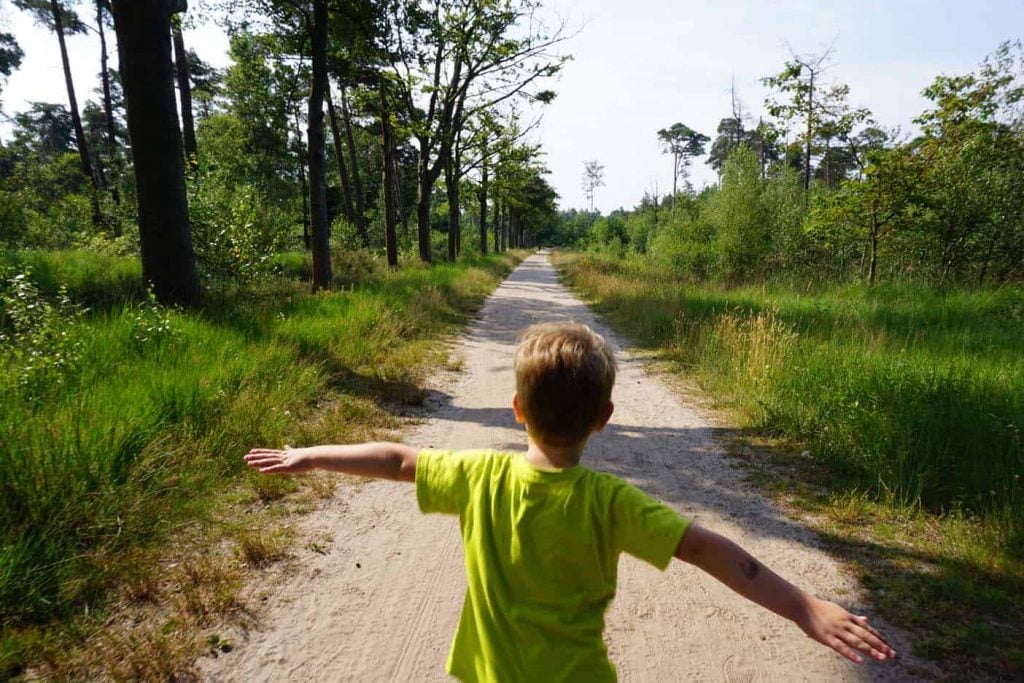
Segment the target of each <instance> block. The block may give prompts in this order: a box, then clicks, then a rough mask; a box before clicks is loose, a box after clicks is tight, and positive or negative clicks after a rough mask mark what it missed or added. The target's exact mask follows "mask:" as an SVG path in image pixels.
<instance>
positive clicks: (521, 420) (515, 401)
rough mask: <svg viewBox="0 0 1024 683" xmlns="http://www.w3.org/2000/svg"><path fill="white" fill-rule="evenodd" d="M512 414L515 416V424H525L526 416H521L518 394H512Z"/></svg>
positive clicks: (516, 392) (521, 410)
mask: <svg viewBox="0 0 1024 683" xmlns="http://www.w3.org/2000/svg"><path fill="white" fill-rule="evenodd" d="M512 412H513V413H515V414H516V424H526V415H524V414H523V409H522V407H521V406H520V405H519V392H518V391H514V392H512Z"/></svg>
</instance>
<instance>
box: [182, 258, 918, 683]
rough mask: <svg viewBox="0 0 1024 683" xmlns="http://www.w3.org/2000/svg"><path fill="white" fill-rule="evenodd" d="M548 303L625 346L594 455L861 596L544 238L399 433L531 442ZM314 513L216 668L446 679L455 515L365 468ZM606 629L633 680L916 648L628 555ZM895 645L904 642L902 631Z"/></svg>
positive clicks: (741, 538)
mask: <svg viewBox="0 0 1024 683" xmlns="http://www.w3.org/2000/svg"><path fill="white" fill-rule="evenodd" d="M551 319H576V320H581V321H584V322H586V323H588V324H590V325H591V326H593V327H594V328H595V329H596V330H598V331H599V332H600V333H601V334H603V335H605V336H606V338H608V339H609V340H610V341H611V342H612V343H613V344H614V345H615V347H616V349H617V350H618V353H619V356H618V357H619V361H620V374H619V379H618V382H617V384H616V388H615V392H614V395H613V400H614V401H615V406H616V410H615V415H614V417H613V418H612V424H611V425H610V426H609V428H608V429H606V430H605V431H604V432H603V433H601V434H598V435H597V436H596V437H595V438H594V440H593V441H592V442H591V446H590V447H589V448H588V451H587V454H586V456H585V459H584V462H585V463H586V464H588V465H589V466H590V467H593V468H595V469H601V470H606V471H609V472H614V473H616V474H619V475H620V476H623V477H624V478H626V479H627V480H629V481H631V482H633V483H635V484H636V485H638V486H640V487H641V488H643V489H645V490H646V491H648V492H650V493H652V494H653V495H655V496H657V497H659V498H661V499H662V500H664V501H665V502H667V503H669V504H670V505H672V506H674V507H675V508H676V509H678V510H679V511H681V512H682V513H684V514H686V515H689V516H691V517H693V518H694V519H696V520H697V521H699V522H700V523H701V524H703V525H705V526H708V527H710V528H712V529H715V530H717V531H720V532H722V533H724V534H726V535H728V536H729V537H731V538H733V539H734V540H736V541H737V542H739V543H740V544H741V545H743V546H745V547H746V548H747V549H749V550H750V551H751V552H752V553H753V554H754V555H755V556H757V557H759V558H760V559H761V560H763V561H764V562H765V563H766V564H768V565H769V566H771V567H773V568H774V569H776V570H777V571H778V572H779V573H781V574H782V575H783V576H786V577H787V578H789V579H790V580H792V581H794V582H796V583H798V584H799V585H801V586H804V587H806V588H807V589H809V590H811V591H812V592H815V593H817V594H818V595H822V596H824V597H830V598H833V599H838V600H839V601H840V602H843V603H844V604H846V605H848V606H849V605H851V604H852V605H856V604H857V590H856V584H855V582H854V581H853V580H852V579H851V578H850V577H849V576H848V575H847V574H846V573H844V571H842V569H841V568H840V566H839V565H838V564H837V563H836V562H835V561H833V560H832V559H831V558H830V557H829V556H827V555H826V554H825V553H824V552H822V551H821V550H819V549H818V548H817V547H816V544H815V542H814V540H813V537H812V534H811V533H810V532H808V531H806V530H805V529H803V528H801V527H799V526H798V525H796V524H794V523H793V522H791V521H788V520H787V519H785V518H784V517H783V516H782V515H781V514H780V513H779V512H778V510H776V509H775V508H774V507H773V506H772V505H771V504H769V503H768V502H766V501H765V499H763V498H762V497H761V496H759V495H758V494H756V493H755V492H753V491H751V490H750V487H749V486H748V485H745V484H744V483H743V474H742V472H741V471H740V470H739V469H738V468H737V467H736V466H735V465H734V464H732V463H731V462H730V461H729V460H728V459H727V458H726V457H724V456H723V453H722V450H721V448H720V447H719V446H718V445H717V444H716V442H715V440H714V438H713V430H712V428H711V427H710V426H709V425H708V423H707V422H706V420H704V419H703V418H702V417H701V416H700V414H699V413H698V412H697V411H696V410H695V409H693V408H691V407H688V406H687V405H685V404H684V403H682V402H681V400H680V398H679V397H678V396H677V395H676V394H674V393H673V392H672V391H671V390H670V389H669V388H668V387H667V386H666V385H665V384H664V383H663V382H662V381H661V380H659V379H658V378H657V377H655V376H652V375H649V374H647V373H646V372H645V363H644V361H643V359H642V358H640V357H639V356H637V355H635V354H633V353H631V352H630V351H629V350H628V349H627V348H625V347H624V346H623V345H622V344H621V342H620V341H619V340H618V339H617V338H616V337H615V335H613V334H611V332H610V331H609V330H608V329H607V328H606V327H604V326H603V325H601V324H600V323H598V322H597V321H596V320H595V319H594V316H593V314H592V313H591V312H590V311H589V310H588V309H587V307H586V306H585V305H583V304H582V303H581V302H580V301H579V299H577V298H576V297H574V296H573V295H572V294H571V293H570V292H569V291H568V290H567V289H566V288H564V287H562V286H561V285H560V284H558V281H557V278H556V276H555V271H554V269H553V268H552V266H551V264H550V262H549V261H548V259H547V256H546V255H544V254H538V255H534V256H532V257H531V258H529V259H527V260H526V261H525V262H524V263H523V264H522V265H521V266H520V267H519V268H518V269H517V270H516V271H515V272H514V273H513V274H512V275H511V276H510V277H509V278H508V280H506V281H505V282H504V283H503V284H502V285H501V286H500V287H499V288H498V289H497V290H496V291H495V292H494V294H493V295H492V296H491V297H490V298H489V299H488V300H487V302H486V304H485V306H484V308H483V312H482V315H481V319H480V320H479V321H478V322H477V323H476V324H475V325H474V326H473V328H472V329H471V330H470V332H469V334H468V336H467V337H466V339H465V340H464V341H463V342H461V343H460V345H459V347H458V348H457V349H456V352H457V353H459V354H461V356H462V357H463V358H464V359H465V364H464V367H463V371H462V372H461V373H459V374H458V375H457V377H456V379H455V380H454V381H453V382H452V383H450V385H449V386H448V387H446V388H445V392H447V393H444V394H442V398H443V399H444V400H441V401H440V405H439V406H438V409H437V412H436V414H435V415H434V416H433V417H432V419H430V420H429V421H427V422H426V423H424V424H422V425H420V426H418V427H416V428H415V429H413V430H411V431H410V433H408V434H407V435H406V437H405V441H406V443H410V444H415V445H421V446H452V447H457V448H471V447H483V446H491V447H499V448H510V449H520V448H522V447H524V444H525V440H524V437H523V434H522V432H521V430H520V429H518V428H517V427H516V425H515V424H514V422H513V420H512V411H511V409H510V408H509V402H510V398H511V394H512V390H513V378H512V371H511V360H512V352H513V349H514V340H515V335H516V332H517V331H518V330H520V329H522V328H523V327H525V326H527V325H528V324H530V323H532V322H535V321H540V320H551ZM339 491H340V493H339V494H338V495H337V498H336V500H335V501H334V502H332V503H331V504H330V505H328V506H326V507H325V508H324V510H322V511H321V512H319V513H317V514H315V515H312V516H311V517H310V519H309V520H308V522H307V524H306V526H307V528H306V531H308V532H309V533H313V534H317V533H319V534H324V533H326V534H329V535H330V536H331V537H332V538H333V542H332V543H331V544H330V552H329V553H328V554H327V555H319V554H316V553H313V552H310V551H300V552H301V553H302V563H301V567H300V568H299V569H298V570H297V571H296V573H295V574H294V575H293V576H291V577H290V578H289V579H288V580H287V581H285V582H284V584H283V585H282V586H281V587H280V588H279V590H278V591H277V592H276V593H275V594H274V596H273V597H272V598H271V600H270V604H269V607H268V611H267V615H266V618H265V619H264V621H263V629H262V630H260V631H257V632H254V633H251V634H249V636H248V642H241V643H238V641H236V643H237V644H238V647H237V648H236V649H235V650H234V651H233V652H232V653H230V654H228V655H225V656H222V657H220V658H219V659H217V660H210V659H204V660H202V661H201V662H200V663H199V666H200V668H201V671H202V673H203V675H204V677H206V678H207V679H209V680H224V681H281V680H303V681H306V680H322V681H337V680H351V681H402V682H404V681H433V680H444V679H445V678H446V675H445V674H444V661H445V657H446V655H447V651H448V646H449V644H450V642H451V638H452V636H453V634H454V630H455V625H456V621H457V618H458V614H459V609H460V607H461V604H462V594H463V591H464V590H465V579H464V576H463V568H462V549H461V546H460V543H459V536H458V523H457V521H456V520H454V519H452V518H446V517H442V516H437V515H431V516H424V515H421V514H419V512H418V511H417V508H416V502H415V493H414V490H413V487H411V486H408V485H402V484H394V483H390V482H372V483H367V484H365V485H360V486H358V487H356V488H350V487H343V488H342V489H340V490H339ZM607 621H608V628H607V634H606V637H607V641H608V643H609V647H610V651H611V656H612V660H613V661H614V662H615V663H616V665H617V667H618V670H619V676H620V679H621V680H624V681H679V680H710V681H753V680H778V681H782V680H786V681H796V680H808V681H824V680H829V681H832V680H862V679H869V680H879V679H887V680H888V679H905V678H908V677H909V676H908V674H907V673H906V669H905V666H906V662H903V663H902V664H896V665H886V666H879V665H875V664H868V665H865V666H864V667H863V668H858V667H856V666H854V665H852V664H849V663H847V662H845V660H842V659H841V658H840V657H838V656H837V655H834V654H832V653H831V652H830V651H828V650H826V649H825V648H822V647H820V646H818V645H817V644H815V643H812V642H811V641H810V640H809V639H807V638H806V637H804V635H803V634H802V633H801V632H800V631H799V630H798V629H797V628H796V627H794V626H792V625H791V624H789V623H788V622H786V621H784V620H783V619H781V618H779V617H776V616H775V615H773V614H770V613H769V612H766V611H765V610H762V609H760V608H759V607H756V606H754V605H752V604H750V603H747V602H745V601H744V600H742V599H741V598H739V597H737V596H735V595H734V594H733V593H731V592H730V591H729V590H728V589H726V588H724V587H723V586H721V585H720V584H718V583H717V582H715V581H714V580H713V579H710V578H709V577H707V576H705V575H703V574H702V573H701V572H699V571H698V570H696V569H694V568H692V567H689V566H686V565H684V564H683V563H680V562H675V563H673V566H672V567H670V569H669V570H668V571H666V572H665V573H664V574H662V573H659V572H658V571H656V570H654V569H652V568H650V567H648V566H647V565H644V564H642V563H640V562H638V561H635V560H633V559H632V558H630V557H627V556H623V559H622V564H621V566H620V572H619V590H618V597H617V598H616V600H615V602H614V604H613V605H612V607H611V609H610V610H609V613H608V620H607ZM887 632H889V633H890V635H896V637H895V638H894V639H893V640H894V644H895V645H896V647H897V648H898V649H900V648H901V646H902V650H903V651H907V650H908V648H907V647H906V646H905V643H904V642H903V639H902V638H900V637H898V634H892V632H891V629H887Z"/></svg>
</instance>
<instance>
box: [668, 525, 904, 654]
mask: <svg viewBox="0 0 1024 683" xmlns="http://www.w3.org/2000/svg"><path fill="white" fill-rule="evenodd" d="M675 555H676V557H677V558H679V559H680V560H683V561H684V562H689V563H690V564H693V565H696V566H697V567H699V568H701V569H703V570H704V571H706V572H707V573H708V574H711V576H713V577H715V578H716V579H718V580H719V581H721V582H722V583H724V584H725V585H726V586H728V587H729V588H731V589H733V590H734V591H736V592H737V593H739V594H740V595H742V596H743V597H745V598H747V599H748V600H752V601H753V602H756V603H757V604H759V605H761V606H762V607H765V608H767V609H770V610H771V611H773V612H775V613H776V614H778V615H780V616H782V617H785V618H787V619H789V620H790V621H793V622H795V623H796V625H797V626H799V627H800V628H801V629H802V630H803V632H804V633H806V634H807V635H808V636H810V637H811V638H814V639H815V640H817V641H818V642H819V643H822V644H823V645H827V646H828V647H830V648H832V649H833V650H835V651H836V652H838V653H839V654H841V655H843V656H844V657H846V658H847V659H850V660H851V661H854V662H857V663H860V662H862V661H863V657H862V656H861V655H862V654H864V655H868V656H870V657H872V658H874V659H877V660H879V661H881V660H885V659H889V658H891V657H895V656H896V651H895V650H893V649H892V647H890V646H889V644H888V643H887V642H885V639H883V638H882V635H881V634H880V633H879V632H878V631H876V630H875V629H874V628H872V627H871V626H869V625H868V619H867V617H858V616H854V615H852V614H850V613H849V612H847V611H846V610H845V609H843V608H842V607H840V606H839V605H837V604H835V603H832V602H828V601H827V600H819V599H818V598H815V597H813V596H811V595H808V594H807V593H805V592H803V591H802V590H800V589H799V588H797V587H796V586H794V585H793V584H791V583H789V582H788V581H786V580H785V579H783V578H782V577H781V576H779V575H778V574H776V573H775V572H773V571H772V570H770V569H768V568H767V567H765V566H764V565H763V564H761V563H760V562H758V561H757V560H756V559H755V558H754V557H753V556H751V555H750V554H749V553H748V552H747V551H745V550H744V549H743V548H741V547H740V546H738V545H736V544H735V543H733V542H732V541H730V540H729V539H727V538H725V537H724V536H721V535H719V534H716V533H714V532H712V531H708V530H707V529H703V528H701V527H699V526H697V525H696V524H691V525H690V528H689V529H688V530H687V531H686V533H685V534H684V535H683V539H682V540H681V541H680V542H679V547H678V549H677V550H676V553H675Z"/></svg>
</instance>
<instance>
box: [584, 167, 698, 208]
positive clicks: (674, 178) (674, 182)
mask: <svg viewBox="0 0 1024 683" xmlns="http://www.w3.org/2000/svg"><path fill="white" fill-rule="evenodd" d="M678 182H679V155H678V154H673V155H672V208H671V209H669V214H670V215H672V216H675V215H676V191H677V190H676V186H677V183H678ZM590 210H591V211H593V210H594V200H593V199H591V200H590Z"/></svg>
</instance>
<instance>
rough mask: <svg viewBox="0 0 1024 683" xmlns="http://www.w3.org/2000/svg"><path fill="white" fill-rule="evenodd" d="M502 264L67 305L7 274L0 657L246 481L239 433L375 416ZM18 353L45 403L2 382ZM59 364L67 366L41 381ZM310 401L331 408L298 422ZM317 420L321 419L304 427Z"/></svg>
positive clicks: (15, 366)
mask: <svg viewBox="0 0 1024 683" xmlns="http://www.w3.org/2000/svg"><path fill="white" fill-rule="evenodd" d="M510 263H511V260H510V259H508V258H498V257H492V258H490V259H486V260H484V259H476V260H473V261H467V262H465V263H459V264H450V265H443V266H436V267H434V268H418V267H412V268H406V269H403V270H402V271H388V270H385V269H374V270H373V271H372V272H369V273H366V274H364V277H363V278H362V279H360V280H359V281H358V282H356V283H354V286H350V287H348V288H346V290H345V291H338V292H326V293H321V294H318V295H309V294H308V293H306V288H305V286H304V285H302V284H300V283H289V282H287V281H280V280H278V281H274V282H273V283H271V286H268V287H267V288H266V289H265V290H264V291H262V293H258V292H250V293H249V294H248V295H246V296H245V297H241V298H240V297H237V296H234V297H225V298H224V299H223V304H221V303H217V302H216V300H215V301H214V302H212V303H211V304H210V305H209V306H208V308H207V309H206V310H205V311H203V312H202V313H201V314H199V313H193V312H184V311H178V310H174V309H168V308H162V307H159V306H157V305H155V304H154V303H153V302H152V301H151V300H149V299H145V300H143V301H141V302H138V303H128V304H123V305H121V306H118V307H116V308H113V309H111V310H109V311H106V312H102V313H94V314H90V315H81V314H80V313H78V312H76V311H77V309H76V308H75V307H74V306H73V305H72V304H70V303H69V302H68V296H70V295H59V296H58V297H56V298H53V297H47V296H44V295H42V294H41V293H40V291H39V288H38V287H36V286H35V285H34V284H33V283H32V281H31V280H30V279H29V278H28V277H24V276H21V277H19V276H18V275H14V276H13V277H12V278H11V279H9V280H8V281H7V282H8V284H7V285H5V289H4V294H3V298H2V301H3V305H4V309H3V310H4V327H3V330H4V335H5V336H4V338H3V345H4V349H3V350H4V355H3V358H4V364H3V366H2V367H0V372H2V374H0V378H2V382H0V386H3V387H4V388H5V390H4V391H3V392H2V393H0V444H3V448H0V482H2V483H0V490H2V492H3V495H2V496H0V518H2V519H3V520H4V525H3V526H2V528H0V622H2V624H3V633H2V638H0V641H2V642H3V652H0V672H3V675H5V676H6V675H8V673H9V672H10V671H11V667H16V666H17V665H20V664H24V663H25V662H26V661H33V660H35V659H38V657H40V656H41V655H40V652H38V651H36V650H33V649H30V648H31V636H30V635H27V636H25V639H22V638H21V637H20V636H19V635H18V634H19V633H20V631H19V630H18V629H21V628H28V627H30V626H31V625H32V624H47V623H50V621H51V620H52V619H63V618H69V617H71V616H72V615H75V614H77V615H81V614H82V613H83V611H84V610H87V609H88V610H90V611H91V612H92V613H95V612H96V607H98V606H99V605H101V604H102V598H103V595H104V593H105V591H107V590H108V589H109V588H110V587H111V586H114V585H117V582H118V580H119V579H120V578H123V577H121V574H120V573H123V572H125V571H127V569H126V567H125V564H124V562H119V561H117V558H119V557H123V556H125V554H127V553H129V551H130V550H131V549H132V548H138V547H139V546H143V547H144V546H146V545H147V544H150V543H154V542H157V541H160V540H163V539H166V537H167V535H168V534H169V533H171V532H172V531H173V530H175V529H179V528H180V525H181V523H182V521H183V520H187V522H188V524H189V525H194V524H196V523H197V522H198V523H202V521H203V519H204V514H205V512H204V511H206V510H208V509H209V506H210V500H211V499H214V498H215V497H216V495H215V494H216V493H217V492H220V491H223V490H225V488H226V487H229V486H231V485H232V484H236V483H244V482H245V481H247V479H246V478H245V476H244V474H243V472H242V470H243V469H244V467H243V465H242V461H241V458H240V457H239V456H240V454H241V453H243V452H244V450H245V449H246V448H248V447H251V446H252V445H254V444H279V443H285V442H288V443H300V442H303V441H304V440H315V439H326V438H344V437H345V436H346V435H348V436H352V435H357V434H358V435H362V438H366V437H367V436H369V433H368V428H367V427H366V425H367V424H379V423H381V421H382V418H381V417H379V416H376V415H377V413H375V412H374V411H379V408H377V407H376V405H377V401H378V400H396V399H398V398H402V399H403V400H417V398H416V397H417V396H421V394H422V392H421V390H420V389H418V387H417V382H418V381H419V378H420V376H421V374H422V372H423V370H424V368H425V366H426V365H427V362H428V359H431V362H433V360H434V359H436V353H437V349H438V348H439V346H438V340H439V339H440V338H441V337H442V336H443V335H445V334H448V333H450V332H451V331H453V330H454V329H455V327H456V326H458V325H461V324H463V323H464V322H465V320H466V319H467V318H466V316H467V314H469V313H470V312H472V310H474V309H475V307H476V306H478V305H479V303H480V302H481V301H482V299H483V296H484V295H485V294H486V293H487V292H488V291H490V289H491V288H493V286H494V285H495V284H496V283H497V282H498V281H499V280H500V278H501V277H502V276H503V275H504V274H505V273H507V272H508V269H509V265H510ZM70 289H71V288H70V287H62V286H61V285H58V291H59V292H60V291H70ZM129 295H130V292H129V291H126V292H124V293H122V297H121V298H122V299H125V298H127V297H128V296H129ZM11 353H14V354H19V355H11ZM33 354H34V355H35V356H38V358H39V359H40V361H39V362H40V363H41V364H42V365H39V367H41V368H43V369H42V370H38V371H37V370H33V371H32V372H38V373H42V374H38V375H37V376H34V378H33V386H34V387H39V389H40V391H42V392H44V393H45V404H43V403H40V402H39V401H37V400H35V397H34V396H30V395H28V394H26V393H24V392H22V391H20V390H11V391H8V390H6V389H7V388H8V387H10V388H14V389H17V385H18V381H19V377H20V376H21V373H24V369H23V365H24V360H25V358H26V357H27V356H33ZM33 367H36V366H33ZM58 373H59V375H60V376H63V377H71V376H73V377H75V381H74V382H73V383H72V382H70V381H68V380H65V381H64V382H63V383H60V382H56V381H54V378H55V377H57V376H58ZM44 374H45V377H46V381H45V382H43V381H42V378H43V375H44ZM36 379H38V381H36ZM419 400H422V399H421V398H420V399H419ZM321 404H323V405H327V406H336V408H335V407H331V408H327V409H324V410H323V411H317V412H316V417H317V419H316V420H313V421H310V420H309V419H308V418H310V417H311V416H313V414H314V409H315V407H316V406H319V405H321ZM44 407H45V409H42V408H44ZM375 416H376V417H375ZM321 422H322V423H323V425H324V426H323V429H324V430H328V431H330V434H328V433H326V431H325V432H323V433H321V432H318V431H316V430H315V429H314V428H312V427H310V426H309V425H311V424H320V423H321ZM360 430H362V431H360ZM26 633H28V634H31V631H26ZM27 648H28V649H27Z"/></svg>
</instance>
